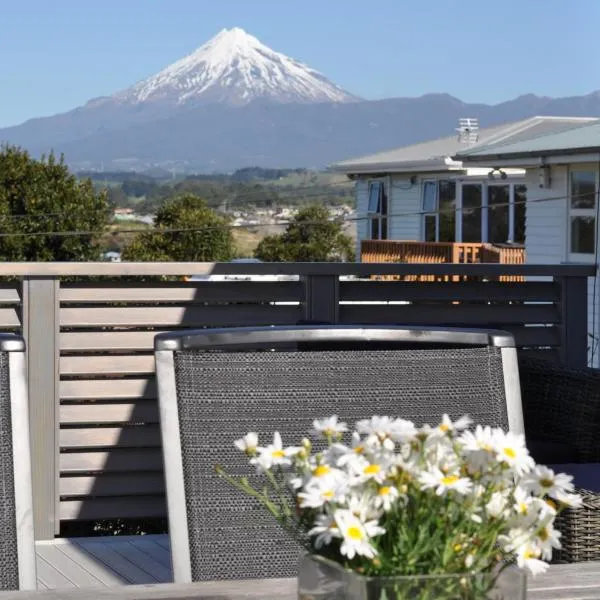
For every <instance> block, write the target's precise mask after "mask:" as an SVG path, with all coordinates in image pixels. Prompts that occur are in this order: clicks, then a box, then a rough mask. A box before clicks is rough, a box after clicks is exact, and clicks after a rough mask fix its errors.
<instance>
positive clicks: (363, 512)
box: [346, 493, 381, 522]
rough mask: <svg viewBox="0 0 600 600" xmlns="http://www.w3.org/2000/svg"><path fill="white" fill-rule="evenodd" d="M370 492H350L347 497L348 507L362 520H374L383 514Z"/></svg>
mask: <svg viewBox="0 0 600 600" xmlns="http://www.w3.org/2000/svg"><path fill="white" fill-rule="evenodd" d="M372 498H373V496H372V495H371V494H370V493H363V494H356V493H354V494H350V495H349V496H348V497H347V498H346V508H347V510H348V511H350V512H351V513H352V514H353V515H354V516H355V517H356V518H357V519H359V520H360V521H363V522H366V521H372V520H376V519H378V518H379V517H380V516H381V512H380V511H379V510H378V509H376V507H375V505H374V504H373V500H372Z"/></svg>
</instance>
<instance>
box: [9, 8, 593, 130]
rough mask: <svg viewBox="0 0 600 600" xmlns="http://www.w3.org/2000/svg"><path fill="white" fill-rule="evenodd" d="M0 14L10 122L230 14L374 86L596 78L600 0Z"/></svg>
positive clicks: (225, 22) (568, 82)
mask: <svg viewBox="0 0 600 600" xmlns="http://www.w3.org/2000/svg"><path fill="white" fill-rule="evenodd" d="M0 18H1V24H2V26H1V28H0V32H1V35H0V56H1V57H2V59H1V60H0V90H1V93H2V97H1V100H0V127H1V126H6V125H11V124H17V123H20V122H22V121H24V120H26V119H28V118H31V117H36V116H44V115H49V114H54V113H57V112H63V111H66V110H69V109H70V108H74V107H76V106H79V105H81V104H83V103H85V102H86V101H87V100H89V99H90V98H93V97H96V96H101V95H109V94H111V93H114V92H115V91H117V90H119V89H122V88H125V87H128V86H129V85H131V84H133V83H135V82H136V81H138V80H140V79H143V78H144V77H147V76H148V75H151V74H153V73H155V72H157V71H159V70H160V69H162V68H163V67H165V66H167V65H168V64H170V63H171V62H173V61H174V60H176V59H178V58H181V57H182V56H184V55H185V54H188V53H189V52H191V51H192V50H194V49H195V48H196V47H198V46H200V45H201V44H202V43H203V42H205V41H206V40H207V39H209V38H210V37H212V36H213V35H214V34H216V33H217V32H218V31H219V30H220V29H222V28H224V27H227V28H229V27H234V26H239V27H243V28H244V29H246V30H247V31H249V32H250V33H252V34H253V35H255V36H256V37H258V38H259V39H260V40H261V41H263V42H264V43H265V44H267V45H269V46H271V47H272V48H274V49H275V50H278V51H280V52H284V53H285V54H288V55H290V56H293V57H294V58H298V59H300V60H303V61H304V62H306V63H308V64H309V65H311V66H312V67H314V68H316V69H319V70H320V71H322V72H323V73H324V74H325V75H327V76H328V77H329V78H330V79H332V80H334V81H335V82H336V83H337V84H339V85H341V86H342V87H344V88H346V89H348V90H349V91H351V92H353V93H355V94H358V95H360V96H363V97H365V98H369V99H376V98H384V97H391V96H417V95H420V94H423V93H428V92H448V93H451V94H453V95H455V96H457V97H459V98H461V99H462V100H465V101H471V102H489V103H496V102H501V101H503V100H509V99H511V98H514V97H515V96H517V95H519V94H523V93H529V92H534V93H536V94H539V95H548V96H567V95H579V94H585V93H589V92H591V91H594V90H596V89H600V51H599V49H598V44H599V42H598V40H599V39H600V33H599V32H600V25H599V23H600V0H518V1H517V0H502V1H495V0H477V1H476V0H462V1H461V0H370V1H365V0H99V1H97V0H53V1H48V0H26V1H15V2H5V3H3V5H2V15H1V17H0Z"/></svg>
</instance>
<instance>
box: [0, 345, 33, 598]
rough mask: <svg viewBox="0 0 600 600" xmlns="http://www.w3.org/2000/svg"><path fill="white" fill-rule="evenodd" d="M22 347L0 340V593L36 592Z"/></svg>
mask: <svg viewBox="0 0 600 600" xmlns="http://www.w3.org/2000/svg"><path fill="white" fill-rule="evenodd" d="M29 443H30V440H29V408H28V396H27V380H26V376H25V343H24V342H23V339H22V338H20V337H18V336H16V335H11V334H0V481H2V486H0V589H3V590H17V589H22V590H25V589H29V590H31V589H35V588H36V586H37V581H36V567H35V545H34V535H33V500H32V492H31V459H30V447H29Z"/></svg>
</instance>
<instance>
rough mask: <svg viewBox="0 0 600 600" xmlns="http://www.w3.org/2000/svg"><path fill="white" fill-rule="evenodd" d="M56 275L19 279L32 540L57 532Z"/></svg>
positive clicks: (57, 320)
mask: <svg viewBox="0 0 600 600" xmlns="http://www.w3.org/2000/svg"><path fill="white" fill-rule="evenodd" d="M59 286H60V282H59V279H58V278H56V277H52V276H50V277H25V278H24V279H23V335H24V337H25V343H26V350H27V379H28V385H29V415H30V417H29V418H30V436H31V460H32V478H33V516H34V531H35V539H36V540H50V539H53V538H54V536H55V534H57V533H58V532H59V527H60V520H59V519H58V518H57V514H58V512H57V507H58V451H59V449H58V422H59V421H58V418H59V414H58V412H59V389H58V385H59V356H60V351H59V350H60V349H59Z"/></svg>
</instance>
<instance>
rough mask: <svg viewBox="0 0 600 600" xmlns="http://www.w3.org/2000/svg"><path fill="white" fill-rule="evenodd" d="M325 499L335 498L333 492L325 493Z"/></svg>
mask: <svg viewBox="0 0 600 600" xmlns="http://www.w3.org/2000/svg"><path fill="white" fill-rule="evenodd" d="M323 498H328V499H329V498H333V492H332V491H331V490H327V491H325V492H323Z"/></svg>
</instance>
